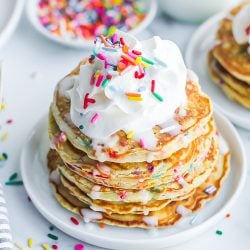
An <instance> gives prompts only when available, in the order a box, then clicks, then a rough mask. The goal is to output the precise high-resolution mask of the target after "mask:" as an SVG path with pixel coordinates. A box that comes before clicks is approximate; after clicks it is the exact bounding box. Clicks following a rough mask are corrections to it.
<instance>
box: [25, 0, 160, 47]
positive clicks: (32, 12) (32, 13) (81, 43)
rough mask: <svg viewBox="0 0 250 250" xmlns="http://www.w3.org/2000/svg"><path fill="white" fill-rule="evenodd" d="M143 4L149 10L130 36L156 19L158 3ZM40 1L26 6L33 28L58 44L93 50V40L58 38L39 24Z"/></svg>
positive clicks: (32, 1) (149, 0) (35, 0)
mask: <svg viewBox="0 0 250 250" xmlns="http://www.w3.org/2000/svg"><path fill="white" fill-rule="evenodd" d="M140 1H141V2H142V3H143V4H145V6H146V7H145V9H146V10H148V12H147V14H146V17H145V19H144V20H143V21H142V22H141V23H140V24H139V25H138V26H137V27H136V28H134V29H132V30H130V31H129V33H130V34H137V33H139V32H141V31H142V30H144V29H145V28H146V27H147V26H148V25H149V24H150V23H151V22H152V20H153V19H154V17H155V14H156V11H157V1H155V0H147V1H144V0H140ZM38 2H39V0H28V1H27V5H26V12H27V15H28V19H29V20H30V22H31V24H32V26H33V27H34V28H35V29H36V30H37V31H38V32H39V33H41V34H42V35H44V36H45V37H47V38H49V39H51V40H52V41H54V42H58V43H60V44H63V45H66V46H70V47H73V48H80V49H81V48H91V47H93V40H84V39H81V40H72V39H68V40H67V39H65V38H63V37H56V36H54V35H53V34H52V33H51V32H49V31H48V30H46V29H45V28H44V27H43V26H42V25H41V24H40V22H39V20H38V16H37V9H38V8H37V3H38Z"/></svg>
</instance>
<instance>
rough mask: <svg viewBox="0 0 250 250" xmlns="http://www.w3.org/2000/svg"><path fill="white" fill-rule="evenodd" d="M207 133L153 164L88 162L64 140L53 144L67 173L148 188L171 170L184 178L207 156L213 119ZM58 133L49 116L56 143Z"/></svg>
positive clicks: (104, 182) (163, 179) (165, 178)
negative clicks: (72, 172) (70, 171)
mask: <svg viewBox="0 0 250 250" xmlns="http://www.w3.org/2000/svg"><path fill="white" fill-rule="evenodd" d="M207 127H208V128H207V129H204V130H206V131H207V133H206V134H205V135H203V136H200V137H198V138H196V139H195V140H194V141H192V143H190V144H189V145H187V147H185V148H182V149H180V150H179V151H177V152H175V153H174V154H173V155H171V157H170V158H167V159H164V160H161V161H153V162H152V163H147V162H137V163H120V164H118V163H113V162H104V163H100V162H98V161H96V160H92V159H90V158H89V157H88V156H87V155H86V153H84V152H83V151H80V150H77V149H76V148H74V147H73V146H72V144H71V143H70V142H69V141H68V140H67V141H64V142H61V143H59V144H57V145H56V147H55V149H56V151H57V152H58V154H59V155H60V157H61V158H62V160H63V161H64V163H65V165H66V166H67V167H68V168H70V170H72V171H74V172H75V173H77V174H79V175H80V176H82V177H84V178H86V179H88V180H90V181H92V182H95V183H96V184H100V185H104V186H109V187H118V188H125V189H126V188H130V189H139V188H142V187H143V188H149V187H152V186H156V185H160V184H161V183H163V182H165V183H166V182H167V181H168V179H169V178H170V177H171V178H172V179H173V178H174V176H173V173H174V172H173V170H174V168H179V164H180V162H181V168H179V172H180V173H181V174H182V175H185V174H186V173H187V171H188V170H189V169H190V168H193V167H194V166H195V165H199V162H200V161H202V160H203V159H204V157H205V156H206V154H207V152H208V150H209V148H210V146H211V142H212V140H213V137H214V131H215V125H214V122H213V120H211V121H210V122H209V124H208V125H207ZM60 133H61V131H60V130H59V128H58V126H57V125H56V123H55V122H54V119H53V116H51V115H50V122H49V135H50V139H51V140H52V141H53V140H56V138H58V136H60Z"/></svg>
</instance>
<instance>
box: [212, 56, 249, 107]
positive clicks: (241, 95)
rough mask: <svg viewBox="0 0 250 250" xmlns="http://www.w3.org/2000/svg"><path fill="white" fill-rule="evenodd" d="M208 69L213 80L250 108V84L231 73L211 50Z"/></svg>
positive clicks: (235, 99) (232, 97)
mask: <svg viewBox="0 0 250 250" xmlns="http://www.w3.org/2000/svg"><path fill="white" fill-rule="evenodd" d="M208 71H209V74H210V77H211V78H212V80H213V82H214V83H215V84H217V85H218V86H219V87H220V88H221V89H222V91H223V92H224V93H225V94H226V95H227V96H228V97H229V98H230V99H232V100H234V101H236V102H238V103H239V104H241V105H242V106H244V107H246V108H250V85H248V84H247V83H245V82H242V81H240V80H238V79H236V78H235V77H233V76H232V75H230V74H229V73H228V72H227V71H226V70H225V69H224V68H223V67H222V66H221V65H220V64H219V62H218V61H216V59H215V58H214V57H213V55H212V52H210V54H209V57H208Z"/></svg>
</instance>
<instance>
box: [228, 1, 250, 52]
mask: <svg viewBox="0 0 250 250" xmlns="http://www.w3.org/2000/svg"><path fill="white" fill-rule="evenodd" d="M232 30H233V36H234V39H235V41H236V42H237V43H238V44H246V43H248V44H249V47H248V54H249V55H250V4H249V5H247V6H245V7H243V8H242V9H241V10H240V11H239V13H238V14H237V15H236V16H235V17H234V19H233V25H232Z"/></svg>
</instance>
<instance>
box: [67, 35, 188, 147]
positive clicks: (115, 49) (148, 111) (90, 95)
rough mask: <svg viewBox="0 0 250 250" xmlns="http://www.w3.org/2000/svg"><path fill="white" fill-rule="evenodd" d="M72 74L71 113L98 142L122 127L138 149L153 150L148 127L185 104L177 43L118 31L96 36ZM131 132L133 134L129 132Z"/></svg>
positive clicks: (182, 66)
mask: <svg viewBox="0 0 250 250" xmlns="http://www.w3.org/2000/svg"><path fill="white" fill-rule="evenodd" d="M68 78H74V79H73V81H74V84H73V87H72V89H70V90H69V91H68V94H69V97H70V99H71V105H70V117H71V120H72V122H73V123H74V124H75V125H76V126H77V127H78V128H80V131H81V132H82V133H84V134H85V135H87V136H89V137H90V138H92V139H93V141H94V142H95V145H98V142H99V141H100V142H102V141H103V140H105V141H108V140H109V138H111V136H112V135H114V134H115V133H116V132H118V131H120V130H123V131H124V132H125V133H126V134H127V135H128V136H127V137H130V136H131V134H132V136H131V139H133V140H136V141H138V144H139V145H140V146H141V147H142V148H147V149H155V148H156V145H157V138H156V137H155V135H154V132H153V127H154V126H156V125H160V126H161V125H162V124H163V125H164V124H165V123H166V121H168V120H169V119H173V117H174V116H175V110H176V109H177V108H179V107H182V106H183V105H185V103H186V100H187V98H186V92H185V86H186V78H187V70H186V67H185V64H184V62H183V58H182V56H181V53H180V51H179V49H178V47H177V46H176V45H175V44H174V43H173V42H171V41H168V40H162V39H161V38H160V37H153V38H152V39H149V40H146V41H141V42H139V41H138V40H137V39H136V38H135V37H133V36H131V35H128V34H126V33H123V32H120V31H117V32H116V33H115V34H113V35H112V36H110V37H104V36H100V37H99V38H97V39H96V40H95V49H94V50H93V52H92V54H91V55H90V57H89V59H88V61H87V63H86V64H84V65H82V66H81V67H80V72H79V74H78V75H76V76H67V77H66V78H65V79H63V81H69V80H68ZM131 131H133V133H131Z"/></svg>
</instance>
